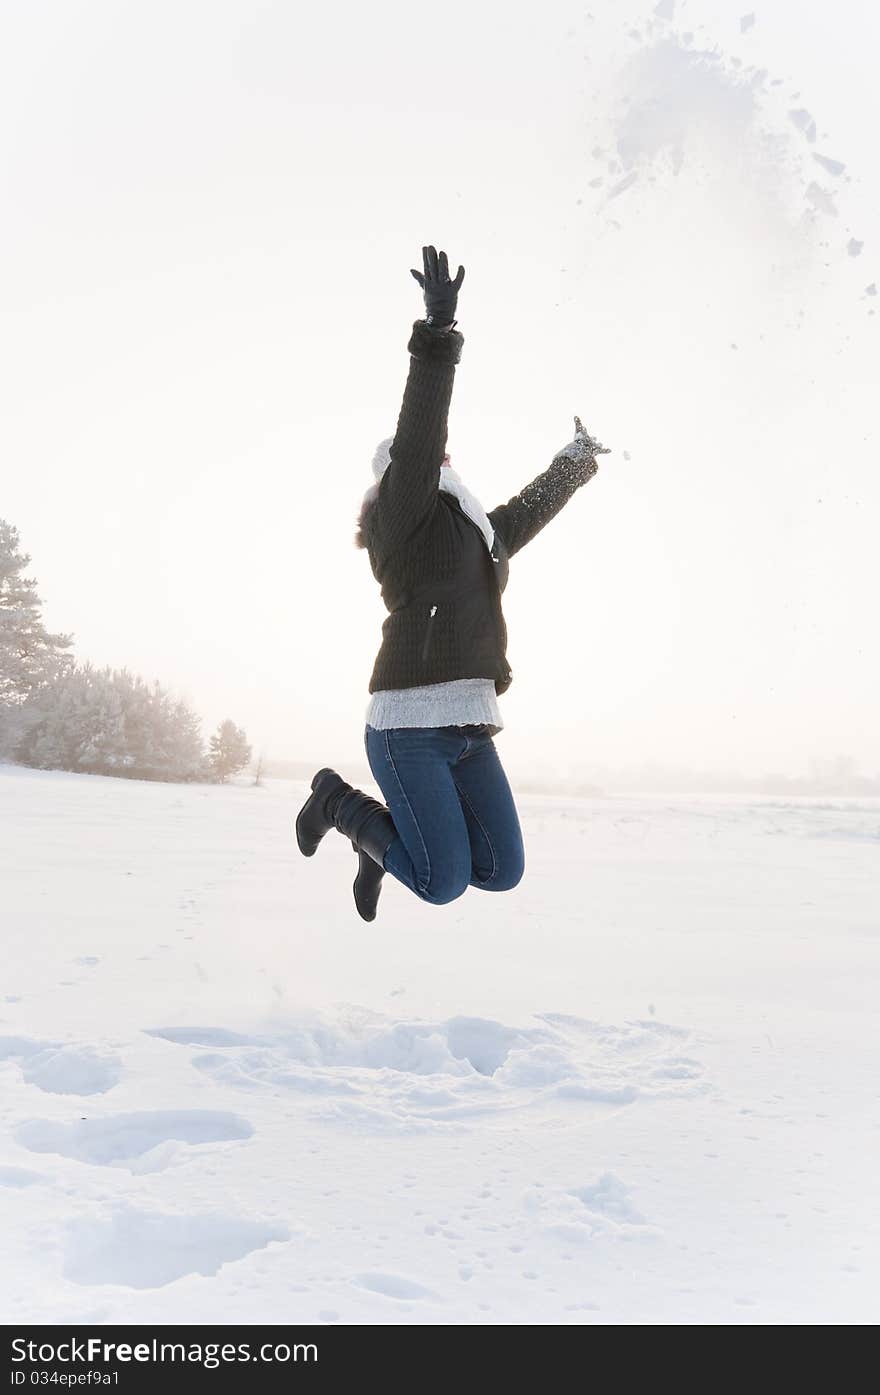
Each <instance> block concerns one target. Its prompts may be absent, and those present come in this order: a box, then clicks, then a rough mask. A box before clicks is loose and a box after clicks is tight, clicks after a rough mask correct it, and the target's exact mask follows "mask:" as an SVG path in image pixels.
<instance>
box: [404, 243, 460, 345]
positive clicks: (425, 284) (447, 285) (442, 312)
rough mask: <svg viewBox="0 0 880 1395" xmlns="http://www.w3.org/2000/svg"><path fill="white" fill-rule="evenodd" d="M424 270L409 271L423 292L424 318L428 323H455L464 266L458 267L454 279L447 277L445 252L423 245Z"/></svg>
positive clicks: (441, 324)
mask: <svg viewBox="0 0 880 1395" xmlns="http://www.w3.org/2000/svg"><path fill="white" fill-rule="evenodd" d="M422 259H423V262H424V268H425V269H424V271H423V272H422V271H414V270H413V268H412V267H410V271H411V272H412V274H413V276H414V277H415V278H416V280H417V281H418V283H419V285H420V286H421V288H422V290H423V291H424V293H425V311H426V315H425V318H426V320H427V323H428V324H429V325H440V326H443V327H445V326H447V325H452V324H454V323H455V308H456V305H457V304H458V292H459V291H460V289H461V283H462V281H463V280H464V267H463V266H460V267H459V268H458V275H457V276H456V278H455V280H454V281H450V279H449V265H448V263H447V260H446V253H445V252H441V253H440V255H439V257H438V255H437V249H436V247H423V248H422Z"/></svg>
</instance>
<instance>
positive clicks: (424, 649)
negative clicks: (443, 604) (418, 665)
mask: <svg viewBox="0 0 880 1395" xmlns="http://www.w3.org/2000/svg"><path fill="white" fill-rule="evenodd" d="M436 614H437V607H436V606H435V605H432V606H431V610H430V613H429V615H428V623H427V625H426V626H425V639H424V642H423V644H422V663H425V662H426V661H427V658H428V650H429V648H430V647H431V635H432V634H433V632H434V616H435V615H436Z"/></svg>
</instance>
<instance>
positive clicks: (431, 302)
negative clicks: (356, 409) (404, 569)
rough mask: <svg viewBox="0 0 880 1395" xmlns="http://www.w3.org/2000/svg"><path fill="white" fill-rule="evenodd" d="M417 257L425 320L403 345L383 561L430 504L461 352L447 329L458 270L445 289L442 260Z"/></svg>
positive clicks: (384, 484)
mask: <svg viewBox="0 0 880 1395" xmlns="http://www.w3.org/2000/svg"><path fill="white" fill-rule="evenodd" d="M422 255H423V261H424V271H423V272H421V273H420V272H417V271H413V272H412V275H413V276H414V277H415V278H416V280H417V281H418V282H419V284H420V285H421V287H422V290H423V292H424V298H425V312H426V313H425V318H424V319H423V320H416V322H415V324H414V325H413V327H412V334H411V335H410V338H409V343H408V344H407V349H408V351H409V354H410V364H409V374H408V376H407V380H406V387H405V389H404V394H403V405H402V406H401V409H400V415H399V417H398V419H397V429H396V431H395V433H394V439H393V440H392V443H391V446H390V448H389V456H390V461H391V463H390V464H389V466H388V468H387V470H386V471H385V473H384V475H383V476H382V479H381V481H380V484H379V497H378V508H377V515H376V524H377V535H378V538H377V540H378V542H379V546H380V548H381V551H382V552H384V553H385V555H386V556H387V555H388V554H389V553H390V552H393V551H394V550H395V549H396V548H398V547H400V546H401V545H402V544H403V543H405V542H406V541H407V540H408V539H409V538H410V537H411V536H412V535H413V533H415V532H416V531H417V530H418V529H419V528H420V527H421V526H422V524H423V523H424V522H425V519H426V518H427V517H428V516H429V515H430V513H431V510H432V509H433V508H434V506H435V504H436V501H437V493H438V488H439V481H440V466H441V463H442V461H443V456H444V454H445V452H446V434H447V419H448V415H449V404H450V401H451V398H452V385H453V381H454V379H455V365H456V364H457V363H458V361H459V359H460V358H461V349H462V345H463V344H464V336H463V335H462V334H461V333H460V332H459V331H458V330H457V329H456V328H455V324H456V320H455V311H456V306H457V301H458V292H459V288H460V287H461V283H462V281H463V280H464V267H463V266H460V267H459V268H458V274H457V276H456V277H455V280H454V281H452V280H450V278H449V267H448V263H447V257H446V253H445V252H441V253H440V254H439V256H438V254H437V252H436V251H435V249H434V248H433V247H423V248H422Z"/></svg>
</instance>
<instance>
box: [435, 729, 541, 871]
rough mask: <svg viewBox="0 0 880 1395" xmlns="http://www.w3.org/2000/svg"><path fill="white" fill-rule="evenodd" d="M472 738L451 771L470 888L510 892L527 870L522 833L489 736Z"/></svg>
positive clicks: (482, 734) (479, 734)
mask: <svg viewBox="0 0 880 1395" xmlns="http://www.w3.org/2000/svg"><path fill="white" fill-rule="evenodd" d="M463 730H464V731H465V732H467V731H469V730H470V731H471V732H472V733H473V735H472V736H471V737H470V739H469V741H468V749H467V750H466V751H465V753H464V754H463V756H462V757H461V759H460V760H459V761H458V762H457V763H456V765H455V766H454V767H453V771H452V777H453V779H454V780H455V783H456V786H457V789H458V793H459V796H460V798H461V804H462V808H463V810H464V814H465V819H466V822H467V827H468V835H469V837H470V844H471V859H472V875H471V880H470V884H471V886H474V887H477V888H479V890H481V891H510V890H511V889H512V888H513V887H515V886H516V885H517V883H518V882H519V881H521V879H522V875H523V871H524V869H525V852H524V849H523V838H522V830H521V828H520V822H519V815H518V814H517V812H516V805H515V803H514V800H513V793H512V791H511V788H510V784H509V783H508V779H507V776H506V774H505V773H504V768H503V766H502V764H501V761H500V760H499V758H498V752H497V750H496V749H495V743H494V742H493V740H492V738H491V737H490V736H489V734H488V733H487V732H481V731H480V729H474V728H467V727H465V728H463Z"/></svg>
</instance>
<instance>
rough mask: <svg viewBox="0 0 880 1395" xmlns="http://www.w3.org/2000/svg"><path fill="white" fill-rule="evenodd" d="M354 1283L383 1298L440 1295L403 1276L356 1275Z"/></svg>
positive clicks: (435, 1296) (432, 1296)
mask: <svg viewBox="0 0 880 1395" xmlns="http://www.w3.org/2000/svg"><path fill="white" fill-rule="evenodd" d="M352 1283H354V1284H357V1286H358V1288H366V1289H369V1291H370V1292H371V1293H381V1295H382V1297H383V1298H398V1299H414V1298H434V1299H436V1298H438V1297H439V1295H438V1294H436V1293H434V1292H433V1291H432V1290H431V1289H429V1288H425V1287H424V1285H423V1284H417V1283H416V1282H415V1280H414V1279H406V1278H404V1277H403V1275H401V1274H356V1275H355V1276H354V1278H353V1279H352Z"/></svg>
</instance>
